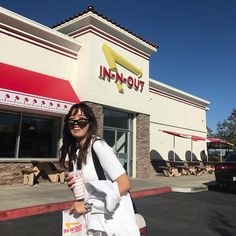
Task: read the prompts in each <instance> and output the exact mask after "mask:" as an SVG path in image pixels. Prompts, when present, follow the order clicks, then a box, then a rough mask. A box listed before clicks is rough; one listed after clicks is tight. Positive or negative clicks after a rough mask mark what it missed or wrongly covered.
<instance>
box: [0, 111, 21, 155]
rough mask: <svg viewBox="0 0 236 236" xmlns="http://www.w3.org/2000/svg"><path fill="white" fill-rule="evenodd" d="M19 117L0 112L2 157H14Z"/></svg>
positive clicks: (0, 150)
mask: <svg viewBox="0 0 236 236" xmlns="http://www.w3.org/2000/svg"><path fill="white" fill-rule="evenodd" d="M19 118H20V117H19V115H17V114H14V113H6V112H5V113H3V112H1V111H0V157H14V156H15V150H16V140H17V136H18V132H19V120H20V119H19Z"/></svg>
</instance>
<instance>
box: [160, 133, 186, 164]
mask: <svg viewBox="0 0 236 236" xmlns="http://www.w3.org/2000/svg"><path fill="white" fill-rule="evenodd" d="M160 131H162V132H164V133H167V134H170V135H173V161H175V137H176V136H177V137H181V138H185V137H184V134H181V133H178V132H174V131H169V130H160Z"/></svg>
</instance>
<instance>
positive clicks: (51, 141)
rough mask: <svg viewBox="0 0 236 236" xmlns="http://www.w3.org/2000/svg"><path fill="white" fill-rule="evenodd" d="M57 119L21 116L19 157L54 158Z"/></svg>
mask: <svg viewBox="0 0 236 236" xmlns="http://www.w3.org/2000/svg"><path fill="white" fill-rule="evenodd" d="M58 124H59V122H58V119H55V118H42V117H35V116H23V118H22V127H21V136H20V151H19V157H26V158H33V157H34V158H43V157H46V158H53V157H56V151H57V136H58V130H59V127H58Z"/></svg>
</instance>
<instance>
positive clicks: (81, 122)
mask: <svg viewBox="0 0 236 236" xmlns="http://www.w3.org/2000/svg"><path fill="white" fill-rule="evenodd" d="M88 123H89V120H88V119H80V120H68V125H69V126H70V127H73V126H75V125H78V126H79V127H80V128H81V129H83V128H84V127H85V126H86V125H87V124H88Z"/></svg>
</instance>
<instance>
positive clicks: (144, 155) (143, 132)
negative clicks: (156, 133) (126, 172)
mask: <svg viewBox="0 0 236 236" xmlns="http://www.w3.org/2000/svg"><path fill="white" fill-rule="evenodd" d="M155 175H156V172H155V170H154V168H153V167H152V164H151V160H150V115H146V114H142V113H139V114H137V116H136V177H137V178H147V177H151V176H155Z"/></svg>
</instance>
